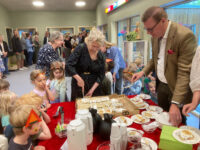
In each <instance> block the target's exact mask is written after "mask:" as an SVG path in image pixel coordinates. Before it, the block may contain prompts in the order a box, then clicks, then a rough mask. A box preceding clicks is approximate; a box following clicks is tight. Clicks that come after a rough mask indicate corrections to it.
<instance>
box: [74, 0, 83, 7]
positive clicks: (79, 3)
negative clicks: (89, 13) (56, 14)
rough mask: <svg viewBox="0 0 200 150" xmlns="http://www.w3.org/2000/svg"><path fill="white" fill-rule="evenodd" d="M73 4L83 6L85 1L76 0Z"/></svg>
mask: <svg viewBox="0 0 200 150" xmlns="http://www.w3.org/2000/svg"><path fill="white" fill-rule="evenodd" d="M75 5H76V6H77V7H83V6H85V2H84V1H77V2H76V3H75Z"/></svg>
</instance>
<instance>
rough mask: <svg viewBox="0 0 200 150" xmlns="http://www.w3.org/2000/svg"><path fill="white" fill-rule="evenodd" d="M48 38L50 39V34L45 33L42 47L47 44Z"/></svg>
mask: <svg viewBox="0 0 200 150" xmlns="http://www.w3.org/2000/svg"><path fill="white" fill-rule="evenodd" d="M49 38H50V32H49V31H46V32H45V36H44V40H43V45H45V44H47V43H48V42H49Z"/></svg>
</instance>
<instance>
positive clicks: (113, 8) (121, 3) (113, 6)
mask: <svg viewBox="0 0 200 150" xmlns="http://www.w3.org/2000/svg"><path fill="white" fill-rule="evenodd" d="M128 1H129V0H118V1H116V2H115V3H113V4H112V5H110V6H109V7H107V8H106V9H105V13H106V14H107V13H109V12H111V11H113V10H115V9H116V8H118V7H120V6H121V5H123V4H125V3H127V2H128Z"/></svg>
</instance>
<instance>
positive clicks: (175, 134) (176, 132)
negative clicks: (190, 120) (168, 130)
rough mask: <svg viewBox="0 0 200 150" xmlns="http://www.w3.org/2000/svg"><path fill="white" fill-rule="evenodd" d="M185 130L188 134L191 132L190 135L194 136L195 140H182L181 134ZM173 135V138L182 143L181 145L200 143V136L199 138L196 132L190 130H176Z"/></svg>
mask: <svg viewBox="0 0 200 150" xmlns="http://www.w3.org/2000/svg"><path fill="white" fill-rule="evenodd" d="M184 130H187V131H188V132H190V133H191V134H192V135H193V137H194V139H192V140H183V139H182V138H181V136H180V134H181V132H183V131H184ZM172 135H173V137H174V138H175V139H176V140H178V141H179V142H181V143H185V144H197V143H199V142H200V136H199V135H198V134H197V133H195V132H194V131H192V130H189V129H177V130H174V132H173V134H172Z"/></svg>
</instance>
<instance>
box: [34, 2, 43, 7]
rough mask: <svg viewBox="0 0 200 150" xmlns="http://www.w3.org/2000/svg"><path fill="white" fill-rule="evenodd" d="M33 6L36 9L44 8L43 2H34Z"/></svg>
mask: <svg viewBox="0 0 200 150" xmlns="http://www.w3.org/2000/svg"><path fill="white" fill-rule="evenodd" d="M33 5H34V6H36V7H42V6H44V2H42V1H34V2H33Z"/></svg>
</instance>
